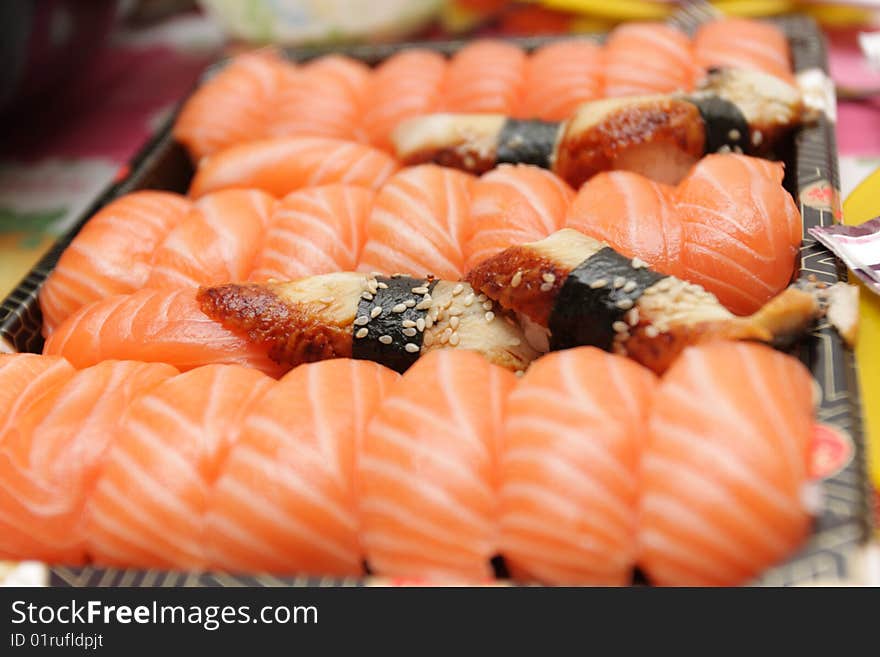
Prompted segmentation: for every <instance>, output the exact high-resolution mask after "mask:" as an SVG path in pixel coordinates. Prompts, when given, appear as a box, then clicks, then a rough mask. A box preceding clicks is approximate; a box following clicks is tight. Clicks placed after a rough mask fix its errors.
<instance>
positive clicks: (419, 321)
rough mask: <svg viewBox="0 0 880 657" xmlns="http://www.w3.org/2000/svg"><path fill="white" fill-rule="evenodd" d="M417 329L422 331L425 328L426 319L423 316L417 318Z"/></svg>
mask: <svg viewBox="0 0 880 657" xmlns="http://www.w3.org/2000/svg"><path fill="white" fill-rule="evenodd" d="M416 330H418V331H420V332H421V331H424V330H425V320H424V319H422V318H421V317H419V318H418V319H417V320H416Z"/></svg>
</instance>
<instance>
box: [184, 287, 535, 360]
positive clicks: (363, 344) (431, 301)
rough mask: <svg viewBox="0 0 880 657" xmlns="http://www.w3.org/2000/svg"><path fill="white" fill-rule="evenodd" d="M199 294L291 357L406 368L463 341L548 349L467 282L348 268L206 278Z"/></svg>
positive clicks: (206, 308)
mask: <svg viewBox="0 0 880 657" xmlns="http://www.w3.org/2000/svg"><path fill="white" fill-rule="evenodd" d="M198 300H199V304H200V306H201V308H202V311H203V312H204V313H205V314H206V315H208V316H209V317H211V318H212V319H214V320H216V321H219V322H221V323H222V324H223V325H224V326H225V327H226V328H228V329H230V330H232V331H235V332H238V333H243V334H245V335H247V337H248V338H249V339H250V340H251V341H253V342H254V343H257V344H262V345H265V346H266V347H267V349H268V352H269V355H270V357H271V358H272V359H273V360H275V361H277V362H279V363H282V364H285V365H290V366H291V367H293V366H296V365H299V364H301V363H307V362H313V361H318V360H325V359H329V358H358V359H366V360H372V361H376V362H378V363H381V364H383V365H386V366H388V367H390V368H392V369H394V370H396V371H398V372H403V371H405V370H406V369H407V368H408V367H409V366H410V365H412V364H413V363H414V362H415V360H416V359H417V358H418V357H419V356H420V355H422V354H424V353H427V352H428V351H431V350H433V349H438V348H458V349H470V350H474V351H478V352H480V353H482V354H483V355H484V356H485V357H486V358H487V359H488V360H489V361H491V362H493V363H495V364H497V365H501V366H503V367H506V368H508V369H511V370H513V371H521V370H524V369H525V368H526V367H527V366H528V364H529V363H530V362H531V361H532V360H533V359H534V358H536V357H537V356H538V353H537V352H536V351H535V350H534V349H532V347H530V346H529V344H528V342H527V341H526V340H525V338H524V335H523V333H522V331H521V329H520V327H519V325H518V324H517V323H516V322H515V321H513V319H512V318H510V317H508V316H506V315H505V313H503V312H501V311H498V310H497V308H496V307H495V304H494V303H493V302H492V301H490V300H489V299H488V298H487V297H486V296H485V295H483V294H480V293H478V292H474V290H473V289H472V288H471V286H470V285H468V284H467V283H461V282H452V281H442V280H436V279H434V278H430V277H428V278H412V277H409V276H404V275H401V274H395V275H394V276H383V275H380V274H376V273H374V274H362V273H355V272H339V273H333V274H323V275H320V276H311V277H308V278H303V279H300V280H297V281H287V282H268V283H251V284H226V285H219V286H214V287H206V288H202V289H200V290H199V294H198ZM496 313H497V316H496Z"/></svg>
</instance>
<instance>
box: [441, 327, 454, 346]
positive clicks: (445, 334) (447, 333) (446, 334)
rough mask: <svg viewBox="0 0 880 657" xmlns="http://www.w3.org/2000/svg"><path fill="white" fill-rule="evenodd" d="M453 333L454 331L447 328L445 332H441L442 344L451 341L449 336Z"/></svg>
mask: <svg viewBox="0 0 880 657" xmlns="http://www.w3.org/2000/svg"><path fill="white" fill-rule="evenodd" d="M450 335H452V331H450V330H449V329H446V330H445V331H443V333H441V334H440V338H439V339H440V344H446V343H447V342H449V336H450Z"/></svg>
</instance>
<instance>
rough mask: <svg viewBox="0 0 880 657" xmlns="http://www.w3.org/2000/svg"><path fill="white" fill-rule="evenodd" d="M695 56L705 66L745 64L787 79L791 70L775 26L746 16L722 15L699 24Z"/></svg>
mask: <svg viewBox="0 0 880 657" xmlns="http://www.w3.org/2000/svg"><path fill="white" fill-rule="evenodd" d="M693 48H694V56H695V57H696V60H697V63H698V64H699V65H700V66H701V67H702V68H704V69H710V68H715V67H730V68H744V69H751V70H757V71H762V72H764V73H769V74H770V75H774V76H776V77H778V78H781V79H783V80H785V81H787V82H791V81H792V80H793V79H794V76H793V75H792V72H791V53H790V52H789V48H788V40H787V39H786V37H785V34H783V33H782V32H781V31H780V30H779V29H778V28H777V27H775V26H773V25H771V24H769V23H765V22H762V21H756V20H749V19H745V18H722V19H719V20H714V21H711V22H709V23H705V24H703V25H701V26H700V28H699V29H698V30H697V32H696V34H694V41H693Z"/></svg>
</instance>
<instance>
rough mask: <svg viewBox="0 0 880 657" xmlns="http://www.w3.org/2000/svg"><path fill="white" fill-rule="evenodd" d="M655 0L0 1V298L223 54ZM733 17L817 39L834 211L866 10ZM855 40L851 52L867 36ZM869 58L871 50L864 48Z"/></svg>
mask: <svg viewBox="0 0 880 657" xmlns="http://www.w3.org/2000/svg"><path fill="white" fill-rule="evenodd" d="M679 4H680V3H677V2H671V1H663V0H615V1H613V2H609V1H600V0H542V1H535V0H532V1H519V2H510V1H508V0H3V2H0V30H2V38H0V253H2V257H0V288H2V293H3V294H4V295H5V294H6V292H7V291H8V290H9V289H11V288H12V287H13V286H14V285H15V284H16V283H17V282H18V280H19V279H20V278H21V277H22V275H23V274H24V273H25V272H26V271H27V270H28V268H29V267H30V266H31V265H32V264H33V263H34V262H36V261H37V260H38V259H39V257H40V256H41V255H42V253H43V252H44V251H45V250H46V249H47V248H48V247H49V246H50V245H51V243H52V241H53V239H54V238H55V236H57V235H58V234H60V233H61V232H63V231H64V230H66V229H67V228H68V227H69V226H70V224H71V222H72V221H73V220H74V219H75V218H76V217H77V215H78V214H79V213H81V212H82V210H83V209H84V208H85V207H86V206H87V205H88V204H89V202H90V201H91V200H92V199H93V198H94V197H95V196H96V195H97V194H99V193H100V191H101V190H102V189H103V188H105V187H106V186H107V185H108V184H109V183H110V182H111V181H112V180H113V178H114V177H115V176H117V175H122V174H124V172H125V165H126V163H127V162H128V161H129V160H130V159H131V157H132V156H133V155H134V154H135V153H136V152H137V151H138V149H139V148H140V147H141V146H142V145H143V144H144V142H145V141H146V140H147V139H149V137H150V136H151V135H152V134H154V133H155V131H156V130H157V129H158V127H159V126H161V125H162V122H163V120H164V119H165V118H166V117H167V116H168V115H169V113H170V112H172V111H173V108H174V107H175V105H176V104H177V103H178V102H179V101H180V100H181V98H183V97H184V96H185V95H186V94H187V93H188V92H189V90H190V89H191V88H192V86H193V85H194V84H195V82H196V80H197V79H198V77H199V75H200V74H201V73H202V71H203V70H204V69H205V67H206V66H207V65H208V64H209V63H211V62H212V61H214V60H216V59H217V58H218V57H220V56H221V55H223V54H226V53H229V52H236V51H239V50H242V49H246V48H252V47H257V46H260V45H264V44H269V43H274V44H281V45H285V46H298V45H306V44H310V45H311V44H331V45H332V44H343V43H352V42H377V41H386V42H387V41H394V40H418V39H442V38H450V37H463V36H469V35H484V36H500V35H518V36H522V35H533V34H570V33H578V32H597V31H606V30H608V29H610V28H611V27H613V26H614V25H615V24H616V23H618V22H620V21H623V20H662V19H663V18H665V17H666V16H668V15H669V14H670V13H671V12H672V11H675V10H676V9H678V5H679ZM713 4H714V5H715V6H716V7H717V8H718V9H720V10H722V11H724V12H726V13H730V14H735V15H743V16H769V15H773V14H779V13H785V12H791V11H798V12H805V13H808V14H810V15H812V16H813V17H815V18H816V20H817V21H819V23H820V24H821V25H822V26H823V28H824V30H825V32H826V34H827V35H828V39H829V44H830V54H831V62H832V72H833V76H834V79H835V82H836V83H837V84H838V86H839V89H840V90H841V92H844V93H845V94H846V95H847V98H849V100H846V101H842V102H841V103H840V106H839V126H841V127H840V129H839V133H838V141H839V146H840V152H841V170H842V174H843V175H842V178H843V193H844V196H846V194H847V193H848V192H849V191H850V190H851V189H853V188H854V187H855V186H856V185H857V184H858V183H859V182H860V181H861V180H862V179H864V177H865V176H866V175H867V174H868V173H870V172H871V171H873V170H874V169H876V168H877V167H878V166H880V103H878V102H877V96H875V95H874V94H875V93H876V92H878V91H880V67H875V66H872V65H871V63H870V61H869V59H868V58H866V57H865V54H864V51H863V48H862V47H861V44H860V36H862V37H863V39H862V41H864V42H865V43H870V35H871V33H872V32H873V31H874V30H880V21H878V17H880V12H878V8H880V2H870V1H867V0H861V1H858V0H854V1H851V2H815V1H808V0H798V1H794V0H719V1H718V2H715V3H713ZM866 35H867V36H869V39H868V40H865V39H864V37H865V36H866ZM875 49H877V50H880V48H878V47H876V46H875Z"/></svg>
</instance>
